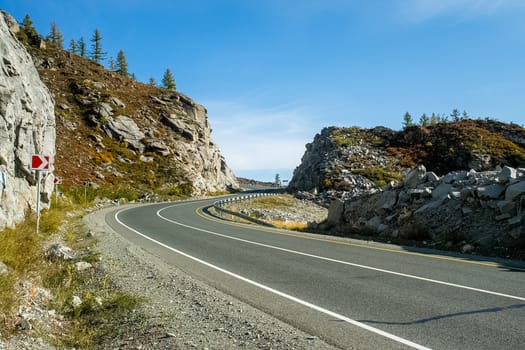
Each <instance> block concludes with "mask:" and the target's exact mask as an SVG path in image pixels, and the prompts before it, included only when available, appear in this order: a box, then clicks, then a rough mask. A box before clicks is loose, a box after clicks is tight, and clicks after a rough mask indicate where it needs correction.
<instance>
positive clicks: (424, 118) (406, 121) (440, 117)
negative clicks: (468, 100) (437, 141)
mask: <svg viewBox="0 0 525 350" xmlns="http://www.w3.org/2000/svg"><path fill="white" fill-rule="evenodd" d="M468 119H471V118H470V115H469V114H468V113H467V111H463V113H461V112H460V111H459V109H457V108H454V109H453V110H452V112H451V113H450V114H449V115H446V114H437V113H434V112H433V113H432V114H431V115H430V117H429V116H428V115H427V114H426V113H423V114H422V115H421V117H419V121H418V122H415V121H414V119H413V118H412V115H411V114H410V113H409V112H406V113H405V115H404V116H403V128H404V129H406V128H409V127H411V126H421V127H427V126H431V125H436V124H439V123H447V122H458V121H461V120H468Z"/></svg>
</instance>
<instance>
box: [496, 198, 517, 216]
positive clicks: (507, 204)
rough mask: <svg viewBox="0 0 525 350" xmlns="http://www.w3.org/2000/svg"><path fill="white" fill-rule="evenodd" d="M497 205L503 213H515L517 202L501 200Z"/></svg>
mask: <svg viewBox="0 0 525 350" xmlns="http://www.w3.org/2000/svg"><path fill="white" fill-rule="evenodd" d="M497 206H498V209H499V211H500V213H501V214H509V215H513V214H515V212H516V203H514V202H513V201H507V200H505V201H499V202H498V203H497Z"/></svg>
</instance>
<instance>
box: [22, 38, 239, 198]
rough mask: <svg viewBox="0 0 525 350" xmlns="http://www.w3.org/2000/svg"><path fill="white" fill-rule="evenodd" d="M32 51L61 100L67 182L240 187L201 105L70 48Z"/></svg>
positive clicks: (61, 168) (60, 145) (60, 155)
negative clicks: (73, 160)
mask: <svg viewBox="0 0 525 350" xmlns="http://www.w3.org/2000/svg"><path fill="white" fill-rule="evenodd" d="M32 53H33V55H34V56H35V59H36V61H37V62H38V70H39V73H40V74H41V76H42V79H43V80H44V82H45V83H46V84H47V86H48V87H49V88H50V89H51V91H52V93H53V95H54V97H55V99H56V100H57V106H58V108H57V116H58V118H57V133H58V134H59V136H60V137H58V138H57V160H56V173H57V175H58V176H62V177H63V179H64V183H66V184H71V183H72V184H79V183H84V182H98V183H99V184H101V185H102V184H103V183H104V182H107V183H111V184H122V183H124V184H125V185H131V186H133V187H135V188H137V189H138V188H140V189H142V190H144V191H151V190H153V189H155V188H158V187H164V188H166V190H167V191H169V189H170V188H171V187H173V186H187V185H191V186H190V187H191V188H192V189H193V193H194V194H202V193H206V192H217V191H224V190H226V189H228V188H236V187H238V184H237V180H236V178H235V176H234V174H233V172H232V171H231V170H230V168H229V167H228V166H227V164H226V161H225V159H224V158H223V156H222V155H221V153H220V150H219V148H218V146H217V145H216V144H215V143H214V142H213V140H212V137H211V132H212V130H211V126H210V124H209V122H208V118H207V111H206V109H205V108H204V107H203V106H202V105H200V104H198V103H196V102H194V101H193V100H192V99H190V98H189V97H187V96H185V95H183V94H181V93H179V92H176V91H170V90H166V89H161V88H158V87H156V86H152V85H146V84H142V83H139V82H136V81H133V80H131V79H128V78H125V77H122V76H120V75H118V74H117V73H115V72H109V71H107V70H105V69H104V68H103V67H102V66H100V65H97V64H96V63H95V62H92V61H89V60H87V59H85V58H83V57H79V56H77V55H73V54H71V53H69V52H67V51H63V50H59V49H57V48H52V47H50V48H47V49H46V50H45V51H44V50H36V49H35V50H33V52H32ZM71 154H75V162H72V161H71Z"/></svg>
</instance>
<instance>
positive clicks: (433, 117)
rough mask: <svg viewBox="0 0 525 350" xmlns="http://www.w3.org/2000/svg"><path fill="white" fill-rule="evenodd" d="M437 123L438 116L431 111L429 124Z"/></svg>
mask: <svg viewBox="0 0 525 350" xmlns="http://www.w3.org/2000/svg"><path fill="white" fill-rule="evenodd" d="M437 123H439V117H438V116H437V115H436V113H434V112H432V115H431V116H430V125H436V124H437Z"/></svg>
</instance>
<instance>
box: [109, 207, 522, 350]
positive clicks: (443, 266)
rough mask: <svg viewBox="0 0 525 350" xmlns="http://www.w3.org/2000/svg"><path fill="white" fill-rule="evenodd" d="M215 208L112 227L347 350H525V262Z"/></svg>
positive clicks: (123, 216)
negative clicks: (303, 230)
mask: <svg viewBox="0 0 525 350" xmlns="http://www.w3.org/2000/svg"><path fill="white" fill-rule="evenodd" d="M213 201H214V200H213V199H209V200H198V201H188V202H178V203H162V204H153V205H143V206H135V207H130V208H126V209H120V210H116V211H113V212H111V213H109V214H108V215H107V216H106V221H107V223H108V224H110V225H111V226H112V227H113V228H114V229H115V230H117V231H118V232H119V233H120V234H122V235H124V236H125V237H126V238H127V239H129V240H132V241H134V242H135V243H137V244H140V245H141V246H142V247H143V248H144V249H147V250H149V251H151V252H153V253H154V254H156V255H158V256H160V257H162V258H163V259H164V260H165V261H166V262H168V263H170V264H174V265H176V266H177V267H178V268H181V269H183V270H185V271H186V272H188V273H190V274H192V275H194V276H195V277H197V278H199V279H202V280H204V281H205V282H207V283H208V284H211V285H212V286H214V287H216V288H218V289H220V290H222V291H224V292H227V293H229V294H231V295H233V296H235V297H237V298H239V299H241V300H243V301H245V302H248V303H250V304H252V305H254V306H255V307H257V308H259V309H261V310H263V311H265V312H267V313H270V314H272V315H274V316H276V317H278V318H280V319H282V320H284V321H286V322H288V323H290V324H292V325H294V326H297V327H298V328H300V329H303V330H305V331H307V332H309V333H310V334H314V335H316V336H319V337H320V338H321V339H323V340H325V341H326V342H328V343H331V344H333V345H335V346H338V347H340V348H348V349H354V348H359V349H361V348H365V349H397V348H399V349H405V348H416V349H427V348H430V349H478V350H479V349H491V350H494V349H523V348H525V345H524V344H525V264H524V263H522V262H515V261H514V262H512V261H503V260H489V259H482V258H478V259H476V258H473V257H471V256H459V255H438V252H429V251H427V252H425V251H418V250H416V249H410V250H408V249H409V248H402V247H397V246H392V245H382V244H374V243H368V242H359V241H354V240H347V239H339V238H335V237H327V236H318V235H310V234H300V233H294V232H290V231H283V230H276V229H269V228H262V227H258V226H254V225H244V224H234V223H231V222H226V221H222V220H219V219H216V218H212V217H210V216H207V215H205V214H204V212H203V209H204V208H206V207H208V206H210V205H211V204H212V203H213ZM204 211H205V210H204ZM442 254H445V253H442Z"/></svg>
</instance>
